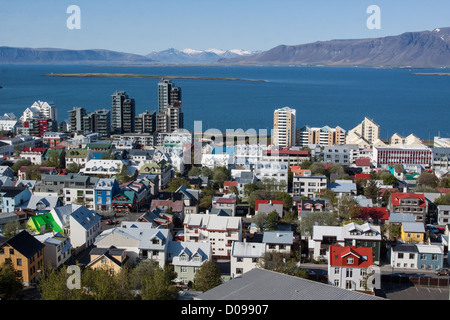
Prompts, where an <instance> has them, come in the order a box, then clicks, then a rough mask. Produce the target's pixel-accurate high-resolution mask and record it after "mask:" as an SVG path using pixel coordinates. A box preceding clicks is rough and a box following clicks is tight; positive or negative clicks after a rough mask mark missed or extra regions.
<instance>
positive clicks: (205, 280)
mask: <svg viewBox="0 0 450 320" xmlns="http://www.w3.org/2000/svg"><path fill="white" fill-rule="evenodd" d="M220 284H222V278H221V276H220V269H219V267H218V266H217V264H215V263H214V261H211V260H208V261H205V262H204V263H203V264H202V265H201V267H200V268H199V269H198V271H197V272H196V273H195V276H194V288H195V290H199V291H203V292H205V291H208V290H211V289H212V288H215V287H217V286H218V285H220Z"/></svg>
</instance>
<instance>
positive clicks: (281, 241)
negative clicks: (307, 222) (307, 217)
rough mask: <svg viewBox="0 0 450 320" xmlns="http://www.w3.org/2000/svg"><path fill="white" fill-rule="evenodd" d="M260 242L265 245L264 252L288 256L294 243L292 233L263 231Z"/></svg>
mask: <svg viewBox="0 0 450 320" xmlns="http://www.w3.org/2000/svg"><path fill="white" fill-rule="evenodd" d="M262 242H263V243H264V244H265V245H266V252H280V253H284V254H290V253H291V249H292V245H293V243H294V232H292V231H279V230H274V231H267V230H266V231H264V234H263V239H262Z"/></svg>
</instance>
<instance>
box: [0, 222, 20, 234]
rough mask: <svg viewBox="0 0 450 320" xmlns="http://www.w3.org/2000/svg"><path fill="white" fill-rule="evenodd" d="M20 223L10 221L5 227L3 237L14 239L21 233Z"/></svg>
mask: <svg viewBox="0 0 450 320" xmlns="http://www.w3.org/2000/svg"><path fill="white" fill-rule="evenodd" d="M19 229H20V223H19V221H10V222H8V223H6V225H5V226H4V227H3V235H4V236H5V237H14V236H15V235H17V234H18V233H19Z"/></svg>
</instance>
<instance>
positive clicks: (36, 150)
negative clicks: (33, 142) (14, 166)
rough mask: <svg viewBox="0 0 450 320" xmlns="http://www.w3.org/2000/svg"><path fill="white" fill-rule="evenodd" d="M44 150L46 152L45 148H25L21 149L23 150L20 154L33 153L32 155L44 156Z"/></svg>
mask: <svg viewBox="0 0 450 320" xmlns="http://www.w3.org/2000/svg"><path fill="white" fill-rule="evenodd" d="M46 150H47V149H46V148H31V147H26V148H23V149H22V152H33V153H40V154H44V153H45V151H46Z"/></svg>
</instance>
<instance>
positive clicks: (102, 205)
mask: <svg viewBox="0 0 450 320" xmlns="http://www.w3.org/2000/svg"><path fill="white" fill-rule="evenodd" d="M119 190H120V188H119V183H118V182H117V180H116V179H114V178H113V179H108V178H100V179H99V180H98V181H97V183H96V184H95V187H94V194H95V197H94V203H95V210H97V211H112V203H113V197H114V195H116V194H117V192H119Z"/></svg>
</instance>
